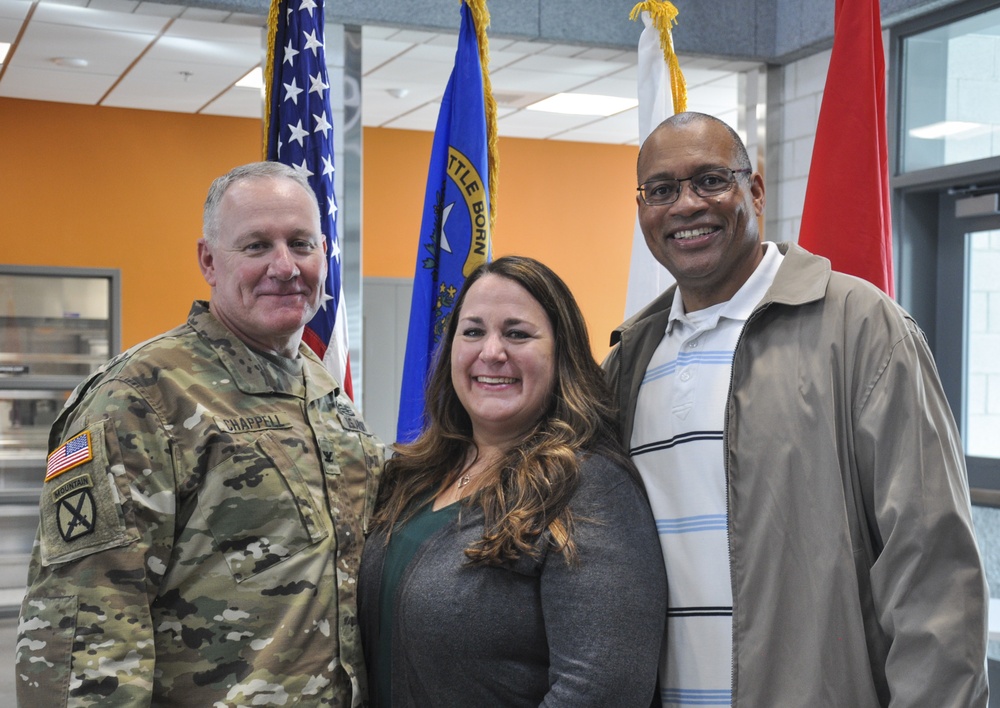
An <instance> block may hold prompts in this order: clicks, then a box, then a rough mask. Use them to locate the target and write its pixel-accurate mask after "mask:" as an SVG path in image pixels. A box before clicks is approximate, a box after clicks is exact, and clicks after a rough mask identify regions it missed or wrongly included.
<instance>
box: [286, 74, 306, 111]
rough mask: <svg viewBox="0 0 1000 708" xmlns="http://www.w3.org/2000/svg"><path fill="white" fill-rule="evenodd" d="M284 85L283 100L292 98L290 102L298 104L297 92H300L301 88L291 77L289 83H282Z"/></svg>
mask: <svg viewBox="0 0 1000 708" xmlns="http://www.w3.org/2000/svg"><path fill="white" fill-rule="evenodd" d="M282 86H284V87H285V100H286V101H287V100H288V99H292V103H294V104H295V105H296V106H297V105H299V94H300V93H302V89H300V88H299V86H298V84H297V83H296V82H295V79H294V78H293V79H292V83H290V84H282Z"/></svg>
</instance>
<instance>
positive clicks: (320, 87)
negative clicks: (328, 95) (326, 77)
mask: <svg viewBox="0 0 1000 708" xmlns="http://www.w3.org/2000/svg"><path fill="white" fill-rule="evenodd" d="M309 83H310V84H311V85H310V86H309V93H318V94H319V95H320V96H322V95H323V92H324V91H326V90H327V89H328V88H330V87H329V86H328V85H327V84H325V83H323V75H322V74H316V76H310V77H309Z"/></svg>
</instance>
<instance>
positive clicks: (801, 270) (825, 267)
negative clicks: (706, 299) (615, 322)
mask: <svg viewBox="0 0 1000 708" xmlns="http://www.w3.org/2000/svg"><path fill="white" fill-rule="evenodd" d="M775 245H776V246H777V247H778V250H779V251H780V252H781V253H782V255H784V256H785V259H784V260H783V261H782V263H781V266H780V267H779V268H778V274H777V275H776V276H775V278H774V282H773V283H772V284H771V287H770V288H768V291H767V293H765V294H764V299H763V300H761V304H760V305H758V307H760V306H761V305H767V304H770V303H777V304H782V305H804V304H806V303H809V302H814V301H816V300H819V299H821V298H822V297H823V295H824V294H825V293H826V287H827V284H828V283H829V282H830V272H831V271H830V261H828V260H827V259H826V258H821V257H820V256H815V255H813V254H812V253H809V251H807V250H805V249H804V248H802V247H800V246H799V245H797V244H794V243H791V242H789V241H785V242H781V243H777V244H775ZM676 289H677V284H676V283H675V284H674V285H671V286H670V287H669V288H667V289H666V290H665V291H664V292H663V293H661V294H660V295H658V296H657V297H656V298H655V299H654V300H652V301H651V302H650V303H649V304H648V305H646V307H644V308H643V309H642V310H640V311H639V312H637V313H636V314H634V315H633V316H632V317H630V318H629V319H627V320H626V321H625V322H623V323H622V324H620V325H619V326H618V327H617V328H615V330H614V331H613V332H612V333H611V346H614V345H616V344H618V342H620V341H621V338H622V334H623V333H624V332H626V331H628V330H629V329H631V328H632V327H634V326H637V325H639V324H640V323H642V324H644V325H650V326H654V325H655V326H657V327H659V325H660V323H659V322H658V320H660V319H662V321H663V322H662V326H663V327H666V325H667V321H668V319H669V316H670V307H671V305H672V304H673V301H674V291H675V290H676Z"/></svg>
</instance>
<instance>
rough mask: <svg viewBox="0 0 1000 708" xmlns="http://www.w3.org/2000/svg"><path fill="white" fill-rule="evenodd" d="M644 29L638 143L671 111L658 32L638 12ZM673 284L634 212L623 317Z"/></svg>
mask: <svg viewBox="0 0 1000 708" xmlns="http://www.w3.org/2000/svg"><path fill="white" fill-rule="evenodd" d="M642 22H643V24H644V25H645V29H643V30H642V34H641V35H640V36H639V66H638V72H637V75H638V76H637V78H638V97H639V144H640V145H641V144H642V143H643V141H645V140H646V138H647V137H648V136H649V134H650V133H651V132H652V130H653V128H655V127H656V126H658V125H659V124H660V123H661V122H662V121H663V120H664V119H666V118H668V117H670V116H672V115H673V114H674V103H673V99H672V97H671V96H672V93H671V87H670V70H669V68H668V67H667V62H666V61H665V60H664V58H663V48H662V44H661V39H660V32H659V30H657V28H656V27H655V26H654V25H653V21H652V20H651V19H650V17H649V13H648V12H646V11H643V12H642ZM673 283H674V277H673V276H672V275H670V273H669V271H667V269H666V268H664V267H663V266H662V265H660V264H659V263H658V262H657V260H656V259H655V258H653V256H652V255H651V254H650V252H649V249H648V248H646V239H645V238H644V237H643V235H642V230H640V228H639V217H638V215H636V220H635V231H634V234H633V236H632V258H631V260H630V262H629V271H628V292H627V293H626V295H625V319H628V318H629V317H631V316H632V315H634V314H635V313H636V312H638V311H639V310H641V309H642V308H643V307H645V306H646V305H647V304H648V303H649V301H650V300H652V299H653V298H655V297H656V296H657V295H659V294H660V293H662V292H663V291H664V290H666V289H667V288H668V287H670V286H671V285H672V284H673Z"/></svg>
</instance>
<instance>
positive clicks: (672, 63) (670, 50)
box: [629, 0, 687, 113]
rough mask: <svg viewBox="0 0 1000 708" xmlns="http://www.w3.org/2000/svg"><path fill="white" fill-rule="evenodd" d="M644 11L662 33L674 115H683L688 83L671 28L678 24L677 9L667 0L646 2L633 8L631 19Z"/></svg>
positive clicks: (685, 106) (648, 0)
mask: <svg viewBox="0 0 1000 708" xmlns="http://www.w3.org/2000/svg"><path fill="white" fill-rule="evenodd" d="M644 10H645V11H646V12H648V13H649V17H650V19H651V20H652V21H653V26H654V27H655V28H656V29H657V30H658V31H659V33H660V46H661V47H663V60H664V61H665V62H666V63H667V68H668V69H669V71H670V93H671V96H672V97H673V101H674V113H683V112H684V111H686V110H687V81H685V80H684V74H682V73H681V65H680V62H678V61H677V54H676V53H674V39H673V36H672V35H671V33H670V28H671V27H673V26H674V25H676V24H677V14H678V12H677V8H676V7H674V5H673V3H671V2H667V0H645V2H640V3H639V4H638V5H636V6H635V7H633V8H632V12H631V14H630V15H629V19H630V20H633V21H635V20H637V19H639V13H641V12H642V11H644Z"/></svg>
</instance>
